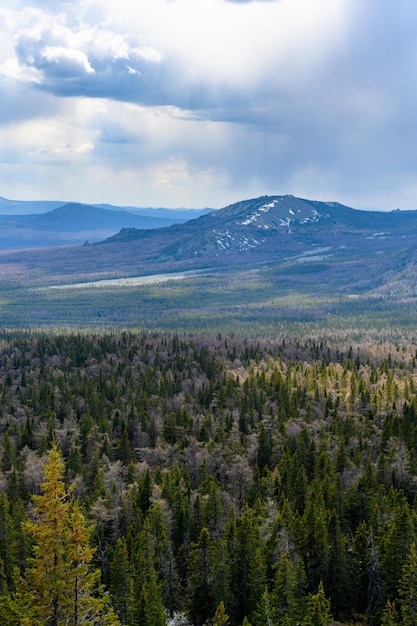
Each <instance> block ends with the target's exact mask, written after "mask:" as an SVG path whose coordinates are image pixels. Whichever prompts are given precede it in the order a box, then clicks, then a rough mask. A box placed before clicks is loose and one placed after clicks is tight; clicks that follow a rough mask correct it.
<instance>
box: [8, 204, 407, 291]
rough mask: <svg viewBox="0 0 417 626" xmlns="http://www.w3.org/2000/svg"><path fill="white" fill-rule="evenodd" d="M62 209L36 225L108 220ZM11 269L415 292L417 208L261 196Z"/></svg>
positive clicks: (17, 257)
mask: <svg viewBox="0 0 417 626" xmlns="http://www.w3.org/2000/svg"><path fill="white" fill-rule="evenodd" d="M96 210H99V209H96ZM100 210H101V211H105V210H104V209H100ZM55 211H56V212H55ZM55 211H51V212H50V213H48V214H45V215H43V216H38V217H37V218H36V221H35V224H36V228H37V229H38V231H37V232H40V231H41V229H42V228H44V227H45V228H46V226H45V224H46V225H47V226H48V228H52V226H51V224H52V223H55V222H56V223H58V222H59V223H61V224H63V223H65V224H66V227H67V229H68V233H69V232H70V227H71V224H73V223H79V221H80V220H82V219H84V222H83V223H84V227H85V231H84V232H86V231H87V229H88V227H91V224H92V223H93V222H94V220H97V221H99V222H100V227H103V228H104V227H105V219H107V217H108V215H107V214H106V213H91V212H88V211H91V208H90V209H88V210H87V208H85V207H84V208H82V207H80V206H79V205H67V206H66V207H61V208H60V209H56V210H55ZM82 212H84V213H83V215H84V218H82V216H81V213H82ZM133 217H134V216H129V219H131V218H132V219H133ZM58 218H59V219H58ZM26 224H27V223H26ZM113 224H114V222H113ZM86 238H87V237H86ZM7 264H9V265H7ZM10 267H16V268H19V271H21V277H22V278H21V280H22V281H25V280H28V278H27V277H28V276H30V277H31V280H42V281H44V282H45V281H52V282H53V281H54V280H57V279H58V278H59V279H60V280H61V278H62V277H63V276H65V277H66V280H70V281H71V280H73V281H74V282H79V281H82V280H93V279H94V278H107V277H122V276H138V275H145V274H155V273H161V272H172V271H183V270H196V269H199V270H201V269H204V268H205V269H210V270H211V271H212V272H221V273H222V274H224V273H230V272H234V273H236V272H248V271H256V272H260V273H263V275H265V276H266V275H267V276H268V280H270V281H272V284H273V285H274V286H276V288H277V289H279V290H280V291H281V292H294V291H297V290H309V289H315V290H316V291H319V292H320V293H326V292H328V293H329V292H330V293H332V294H334V293H345V294H346V293H363V292H365V291H366V292H372V293H373V294H379V295H384V294H393V293H394V294H395V293H401V294H403V295H404V294H408V295H409V294H414V293H416V294H417V272H416V268H417V211H392V212H381V211H360V210H357V209H353V208H351V207H347V206H344V205H342V204H339V203H337V202H319V201H314V200H306V199H301V198H295V197H293V196H262V197H260V198H254V199H250V200H244V201H241V202H237V203H235V204H232V205H229V206H227V207H225V208H223V209H219V210H216V211H212V212H210V213H208V214H206V215H202V216H200V217H198V218H196V219H192V220H189V221H187V222H185V223H182V224H174V225H171V226H169V227H164V228H157V229H153V230H149V229H148V230H146V229H145V228H144V227H143V226H142V227H141V228H137V227H136V226H135V225H133V224H132V222H130V223H127V222H125V223H124V226H123V228H121V229H120V230H119V232H118V233H117V234H114V235H112V236H111V237H107V238H106V239H104V240H103V241H101V242H97V243H94V244H93V245H90V246H84V247H83V246H75V247H67V246H63V247H62V248H60V249H59V253H58V252H57V251H56V249H55V250H51V251H48V250H39V251H35V250H31V251H29V252H27V253H25V252H23V251H22V252H21V253H18V252H16V253H15V254H10V255H9V256H8V255H7V254H6V253H3V254H2V256H1V258H0V276H1V272H2V268H7V269H4V271H5V272H9V270H10ZM9 273H10V272H9ZM39 277H41V278H39ZM14 279H15V280H16V277H15V278H14Z"/></svg>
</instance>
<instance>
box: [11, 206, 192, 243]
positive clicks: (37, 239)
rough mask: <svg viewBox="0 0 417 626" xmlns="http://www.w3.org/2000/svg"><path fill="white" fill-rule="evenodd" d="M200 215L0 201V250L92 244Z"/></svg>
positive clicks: (172, 210)
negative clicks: (125, 230)
mask: <svg viewBox="0 0 417 626" xmlns="http://www.w3.org/2000/svg"><path fill="white" fill-rule="evenodd" d="M31 211H33V212H31ZM201 213H202V211H199V210H197V209H194V210H193V209H188V210H186V209H178V210H177V209H135V208H134V207H129V208H128V209H127V208H126V209H124V208H120V207H114V206H111V205H100V206H95V205H89V204H80V203H75V202H69V203H59V202H25V201H9V200H6V199H5V198H0V250H2V249H3V250H4V249H17V248H33V247H45V246H56V245H67V244H77V243H84V242H85V241H86V240H87V241H89V242H95V241H99V240H101V239H105V238H106V237H109V236H111V235H114V234H115V233H117V232H118V231H119V230H120V229H122V228H126V227H135V228H138V229H149V228H161V227H166V226H169V225H171V224H175V223H182V222H185V221H187V220H188V219H191V218H192V217H195V216H196V215H200V214H201Z"/></svg>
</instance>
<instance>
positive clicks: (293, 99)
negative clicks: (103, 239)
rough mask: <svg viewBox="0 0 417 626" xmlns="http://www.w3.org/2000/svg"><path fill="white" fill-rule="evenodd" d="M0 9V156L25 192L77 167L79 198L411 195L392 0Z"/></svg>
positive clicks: (414, 17) (202, 0) (409, 31)
mask: <svg viewBox="0 0 417 626" xmlns="http://www.w3.org/2000/svg"><path fill="white" fill-rule="evenodd" d="M0 20H1V21H2V24H3V25H4V27H3V30H2V38H1V41H0V88H1V89H2V100H1V103H0V124H1V125H2V132H3V130H4V131H5V132H4V133H3V134H2V136H1V137H0V161H3V162H5V163H9V164H10V163H12V162H13V164H14V167H16V171H18V170H19V171H20V177H21V178H22V179H23V178H24V177H25V180H30V181H32V183H31V184H32V185H33V186H32V187H31V188H32V189H33V193H34V194H35V195H36V197H45V196H46V193H48V195H49V197H51V196H53V197H57V196H60V197H62V195H63V194H58V193H57V191H58V190H59V185H60V184H61V185H62V189H65V190H66V192H68V193H69V192H70V191H71V180H72V181H74V180H76V179H77V177H81V179H82V185H81V184H79V185H77V186H76V187H74V185H73V187H72V189H73V192H74V193H75V192H76V193H77V194H85V195H84V197H83V198H82V197H80V196H78V198H77V199H80V200H82V199H85V200H88V199H89V200H91V201H93V197H94V201H98V200H99V199H100V200H103V201H104V200H106V198H102V197H101V198H97V194H101V193H102V192H103V193H104V192H105V193H106V194H108V197H107V200H108V201H112V202H117V198H118V197H122V196H123V198H124V200H123V201H124V202H128V203H135V202H136V203H137V202H141V200H140V199H138V197H139V196H140V197H141V198H142V197H146V198H147V203H149V204H158V203H159V204H161V203H166V204H168V205H171V206H172V205H174V204H184V205H185V204H193V205H197V204H198V205H205V204H207V205H210V204H213V205H216V206H219V205H222V204H226V202H228V201H232V200H233V199H239V198H241V197H245V195H247V194H251V195H257V194H261V193H266V192H268V193H281V192H282V193H286V192H289V193H294V194H295V195H297V193H299V194H302V195H304V196H310V197H320V198H323V197H324V196H326V194H327V193H328V194H331V196H332V198H333V199H336V200H339V201H341V202H342V201H347V199H349V202H350V203H352V204H354V205H356V204H369V205H372V204H373V205H375V204H376V202H378V203H379V204H380V206H383V207H384V208H389V207H391V205H392V198H393V197H394V196H395V194H397V195H400V196H401V197H403V198H404V202H407V203H408V204H410V203H411V202H412V201H413V200H412V198H413V193H414V191H415V185H414V182H413V180H414V172H415V171H416V168H417V163H416V160H417V157H416V155H415V148H414V144H413V137H414V135H415V132H416V131H417V128H416V126H417V119H416V116H415V110H416V105H417V102H416V100H417V94H416V92H415V88H414V78H413V76H414V74H415V67H416V63H417V44H416V38H415V29H416V26H417V5H414V4H412V3H410V2H409V0H398V2H396V3H395V4H394V3H381V2H379V0H315V1H314V2H311V0H277V1H275V2H274V1H273V0H271V1H261V0H258V1H257V0H252V1H249V0H248V1H245V0H240V1H239V0H152V1H148V2H139V3H135V2H132V1H131V0H117V3H116V1H115V0H74V1H72V2H64V1H59V0H54V1H53V2H51V1H46V0H44V1H42V0H37V1H36V2H32V4H31V6H29V7H28V6H27V2H23V0H22V1H21V2H19V0H16V2H11V1H10V2H7V1H5V2H4V3H3V6H2V8H0ZM1 77H2V78H1ZM80 163H82V167H81V165H80ZM48 167H49V168H51V167H55V170H58V171H59V172H60V174H59V176H56V174H54V175H53V176H51V180H52V178H53V187H52V188H50V187H49V186H48V185H46V184H45V183H46V181H47V172H48ZM64 170H65V171H64ZM34 172H37V176H35V175H34ZM71 174H72V177H71ZM100 176H102V177H103V178H102V181H101V182H100ZM4 178H7V177H4ZM8 184H9V185H10V186H12V184H13V181H12V179H11V178H10V177H9V178H8ZM28 188H29V184H28ZM20 189H21V187H16V193H14V194H13V193H11V191H12V188H10V189H9V195H12V196H13V195H14V196H15V197H16V196H19V195H20V192H19V190H20ZM152 193H155V194H156V196H155V198H152ZM2 194H3V195H4V194H5V192H4V191H3V190H2ZM65 195H66V194H65ZM69 195H70V196H71V195H72V194H69ZM87 196H88V197H87ZM67 197H68V198H69V196H67ZM129 198H130V200H129ZM181 198H183V200H181ZM222 198H223V199H224V202H223V201H222ZM372 198H375V201H374V202H373V201H372ZM69 199H70V198H69ZM193 199H194V200H193ZM361 199H363V200H361ZM395 204H396V205H400V206H402V208H406V207H404V206H403V205H401V199H400V198H399V199H398V200H397V202H395Z"/></svg>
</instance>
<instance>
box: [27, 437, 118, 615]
mask: <svg viewBox="0 0 417 626" xmlns="http://www.w3.org/2000/svg"><path fill="white" fill-rule="evenodd" d="M64 470H65V466H64V461H63V459H62V456H61V454H60V452H59V449H58V447H57V445H56V444H54V445H53V447H52V449H51V451H50V452H49V455H48V461H47V463H46V465H45V468H44V481H43V483H42V485H41V488H42V494H41V495H37V496H34V497H33V500H34V505H35V506H34V519H33V521H30V522H27V523H26V529H27V530H28V532H29V534H30V535H31V536H32V539H33V542H34V545H33V556H32V558H31V559H30V562H29V568H28V570H27V573H26V580H27V585H28V592H29V595H28V597H29V598H31V602H32V603H33V607H32V608H33V611H34V613H35V616H36V619H37V620H38V622H39V623H40V624H51V625H52V626H64V625H65V626H81V625H83V626H104V625H105V626H118V625H119V620H118V618H117V617H116V615H115V614H114V612H113V610H112V609H111V608H110V606H109V602H108V597H107V595H106V594H105V593H104V591H103V589H102V587H101V586H100V572H99V570H97V569H93V568H92V567H91V560H92V558H93V554H94V550H93V549H92V548H91V546H90V529H89V528H88V526H87V523H86V520H85V518H84V516H83V514H82V511H81V509H80V507H79V505H78V503H77V502H76V501H75V500H74V499H73V498H72V496H71V489H67V488H66V486H65V483H64V480H63V478H64ZM34 623H36V621H35V622H34Z"/></svg>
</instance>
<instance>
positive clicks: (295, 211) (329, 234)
mask: <svg viewBox="0 0 417 626" xmlns="http://www.w3.org/2000/svg"><path fill="white" fill-rule="evenodd" d="M416 234H417V211H405V212H404V211H393V212H390V213H385V212H382V211H379V212H377V211H359V210H356V209H353V208H350V207H347V206H344V205H342V204H339V203H337V202H318V201H312V200H303V199H300V198H295V197H293V196H272V197H268V196H263V197H260V198H256V199H252V200H245V201H242V202H238V203H236V204H232V205H230V206H227V207H225V208H224V209H220V210H218V211H212V212H211V213H209V214H208V215H204V216H201V217H199V218H198V219H196V220H192V221H189V222H188V223H186V224H183V225H181V226H171V227H170V228H169V229H168V230H162V231H161V230H157V231H154V232H153V233H152V235H151V240H152V242H153V244H156V243H158V247H159V248H160V249H159V254H160V255H162V256H164V257H171V258H172V259H175V260H184V261H186V260H188V259H190V258H199V259H204V260H206V261H209V262H213V261H214V260H216V262H218V263H221V262H222V259H223V260H224V262H225V263H229V262H230V258H231V257H236V259H239V262H240V263H245V264H246V263H253V262H254V261H255V260H256V258H257V257H262V258H263V259H264V260H268V261H273V260H274V259H277V258H280V259H282V258H285V257H287V256H288V255H289V256H290V257H291V256H294V255H299V254H307V255H311V254H312V253H314V252H320V254H321V255H323V254H324V255H325V256H327V257H329V256H334V255H337V256H342V257H343V256H344V255H346V254H351V253H353V251H354V250H355V251H356V252H357V253H358V254H361V253H362V252H363V251H364V250H366V251H367V252H370V251H371V250H375V252H378V251H387V250H390V249H393V250H396V251H398V250H399V249H404V248H406V247H407V246H413V245H414V244H415V238H416ZM135 240H138V241H141V240H142V241H145V240H146V241H147V242H148V241H149V234H148V233H144V232H143V231H141V230H137V229H123V230H121V231H120V232H119V233H117V234H116V235H114V236H112V237H110V238H108V239H107V240H106V242H105V243H108V244H110V243H116V242H117V243H119V244H122V243H123V242H130V243H132V242H133V241H135ZM147 245H149V244H147ZM151 245H152V244H151ZM323 246H324V247H326V250H325V251H324V252H323V250H321V251H320V250H319V249H318V248H322V247H323Z"/></svg>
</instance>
